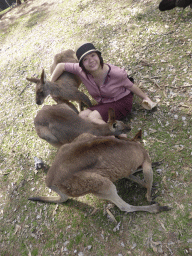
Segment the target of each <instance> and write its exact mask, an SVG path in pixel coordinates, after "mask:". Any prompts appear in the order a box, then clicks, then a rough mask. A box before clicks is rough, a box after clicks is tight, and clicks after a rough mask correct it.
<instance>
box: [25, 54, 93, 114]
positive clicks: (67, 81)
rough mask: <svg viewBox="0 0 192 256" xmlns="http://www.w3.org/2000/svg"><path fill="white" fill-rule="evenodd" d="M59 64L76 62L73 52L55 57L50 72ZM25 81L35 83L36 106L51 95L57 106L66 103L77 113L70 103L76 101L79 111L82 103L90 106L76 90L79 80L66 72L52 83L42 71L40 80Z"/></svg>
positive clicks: (86, 98) (84, 97) (85, 96)
mask: <svg viewBox="0 0 192 256" xmlns="http://www.w3.org/2000/svg"><path fill="white" fill-rule="evenodd" d="M59 62H70V63H75V62H77V59H76V58H75V53H74V51H73V50H66V51H63V52H61V53H60V54H57V55H55V58H54V63H53V64H52V66H51V72H53V70H54V68H55V67H56V64H57V63H59ZM26 79H27V80H28V81H30V82H32V83H36V104H38V105H42V104H43V102H44V100H45V99H46V97H47V96H48V95H51V97H52V98H53V99H54V100H55V101H56V102H57V103H58V104H59V103H66V104H68V105H69V106H70V107H71V108H72V109H74V110H75V111H76V112H77V113H78V110H77V108H76V107H75V106H74V105H73V104H72V103H71V102H70V101H77V102H78V103H79V105H80V109H82V107H81V104H82V102H83V103H84V104H85V105H86V106H88V107H91V106H92V104H91V101H90V100H89V98H88V97H87V95H85V94H84V93H83V92H80V91H79V90H78V87H79V85H80V84H81V80H80V78H79V77H78V76H76V75H74V74H71V73H69V72H67V71H65V72H63V74H62V75H61V76H60V77H59V78H58V79H57V81H56V82H54V83H53V82H51V81H48V80H47V79H46V74H45V71H44V69H43V70H42V73H41V78H40V79H38V78H34V77H31V78H29V77H27V78H26Z"/></svg>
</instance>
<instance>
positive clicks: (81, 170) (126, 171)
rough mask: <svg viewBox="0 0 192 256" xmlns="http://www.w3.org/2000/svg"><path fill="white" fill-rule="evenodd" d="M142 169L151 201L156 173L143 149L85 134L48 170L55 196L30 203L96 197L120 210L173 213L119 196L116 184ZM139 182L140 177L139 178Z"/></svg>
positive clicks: (61, 152)
mask: <svg viewBox="0 0 192 256" xmlns="http://www.w3.org/2000/svg"><path fill="white" fill-rule="evenodd" d="M140 166H142V168H143V174H144V182H143V183H142V185H143V186H144V187H145V188H146V189H147V193H146V198H147V201H148V202H151V200H152V198H151V188H152V182H153V171H152V165H151V160H150V158H149V156H148V153H147V151H146V150H145V149H144V147H143V146H142V145H141V144H140V143H138V142H136V141H128V140H127V141H125V140H119V139H116V138H113V137H103V136H99V137H96V136H94V135H92V134H87V133H84V134H82V135H80V136H79V137H78V138H76V139H75V140H74V141H73V142H72V143H70V144H66V145H63V146H62V147H61V148H60V149H59V150H58V153H57V155H56V158H55V160H54V162H53V164H52V166H51V167H50V169H49V170H48V173H47V176H46V185H47V186H48V187H49V188H50V189H51V190H53V191H54V192H56V193H57V194H58V196H56V197H42V196H39V197H32V198H29V200H32V201H41V202H49V203H63V202H65V201H67V199H68V198H69V197H79V196H84V195H86V194H88V193H92V194H94V195H95V196H97V197H99V198H101V199H106V200H109V201H111V202H112V203H114V204H115V205H116V206H117V207H118V208H119V209H120V210H121V211H125V212H134V211H146V212H150V213H157V212H161V211H167V210H170V209H169V207H167V206H159V205H158V204H152V205H147V206H133V205H130V204H128V203H126V202H125V201H123V200H122V199H121V198H120V197H119V195H118V194H117V190H116V187H115V185H114V184H113V182H115V181H117V180H119V179H122V178H129V176H130V175H133V174H134V173H135V172H136V171H137V170H138V167H140ZM137 179H138V180H140V179H139V178H137Z"/></svg>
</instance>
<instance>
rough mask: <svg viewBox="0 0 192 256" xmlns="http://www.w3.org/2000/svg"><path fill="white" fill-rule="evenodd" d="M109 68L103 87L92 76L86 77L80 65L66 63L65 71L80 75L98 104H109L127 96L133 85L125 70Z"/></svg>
mask: <svg viewBox="0 0 192 256" xmlns="http://www.w3.org/2000/svg"><path fill="white" fill-rule="evenodd" d="M108 66H109V71H108V73H107V76H106V78H105V81H104V82H103V84H102V85H101V86H98V85H97V84H96V83H95V81H94V80H93V76H92V75H91V74H88V75H86V74H85V73H84V71H83V70H82V68H81V67H79V63H65V70H66V71H68V72H70V73H73V74H76V75H78V76H79V77H80V79H81V80H82V82H83V84H84V85H85V87H86V88H87V90H88V92H89V94H90V95H91V96H92V97H93V98H94V99H95V100H96V101H97V102H98V103H101V102H102V103H109V102H114V101H117V100H119V99H121V98H123V97H125V96H127V95H128V94H129V93H130V90H129V88H131V87H132V86H133V83H132V82H131V81H130V80H129V79H128V77H127V73H126V71H125V70H124V69H121V68H119V67H117V66H113V65H108Z"/></svg>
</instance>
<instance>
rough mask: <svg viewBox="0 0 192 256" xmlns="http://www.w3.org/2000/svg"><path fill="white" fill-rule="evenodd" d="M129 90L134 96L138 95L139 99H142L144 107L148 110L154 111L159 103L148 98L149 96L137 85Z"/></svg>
mask: <svg viewBox="0 0 192 256" xmlns="http://www.w3.org/2000/svg"><path fill="white" fill-rule="evenodd" d="M129 90H130V91H131V92H133V93H134V94H136V95H137V96H138V97H139V98H141V99H142V100H143V102H142V106H143V107H144V108H146V109H148V110H149V109H152V108H154V107H155V106H156V105H157V103H155V102H153V101H152V100H151V99H150V98H149V97H148V96H147V94H145V93H144V92H143V91H142V90H141V89H140V88H139V87H137V86H136V85H135V84H134V85H133V86H132V87H131V88H129Z"/></svg>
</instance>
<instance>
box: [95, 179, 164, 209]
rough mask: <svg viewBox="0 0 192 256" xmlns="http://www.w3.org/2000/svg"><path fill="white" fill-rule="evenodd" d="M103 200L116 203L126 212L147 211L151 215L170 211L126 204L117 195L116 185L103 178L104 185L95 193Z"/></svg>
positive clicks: (151, 206)
mask: <svg viewBox="0 0 192 256" xmlns="http://www.w3.org/2000/svg"><path fill="white" fill-rule="evenodd" d="M93 194H94V195H96V196H97V197H99V198H101V199H106V200H109V201H111V202H112V203H114V204H115V205H116V206H117V207H118V208H119V209H120V210H121V211H125V212H136V211H145V212H150V213H157V212H160V211H166V210H168V208H167V207H161V206H159V205H158V204H153V205H145V206H133V205H130V204H128V203H126V202H125V201H124V200H123V199H121V198H120V197H119V195H118V194H117V190H116V187H115V185H114V184H113V183H112V182H111V181H110V180H109V179H107V178H104V177H103V185H102V186H101V187H100V189H99V190H98V191H97V192H95V193H93Z"/></svg>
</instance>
